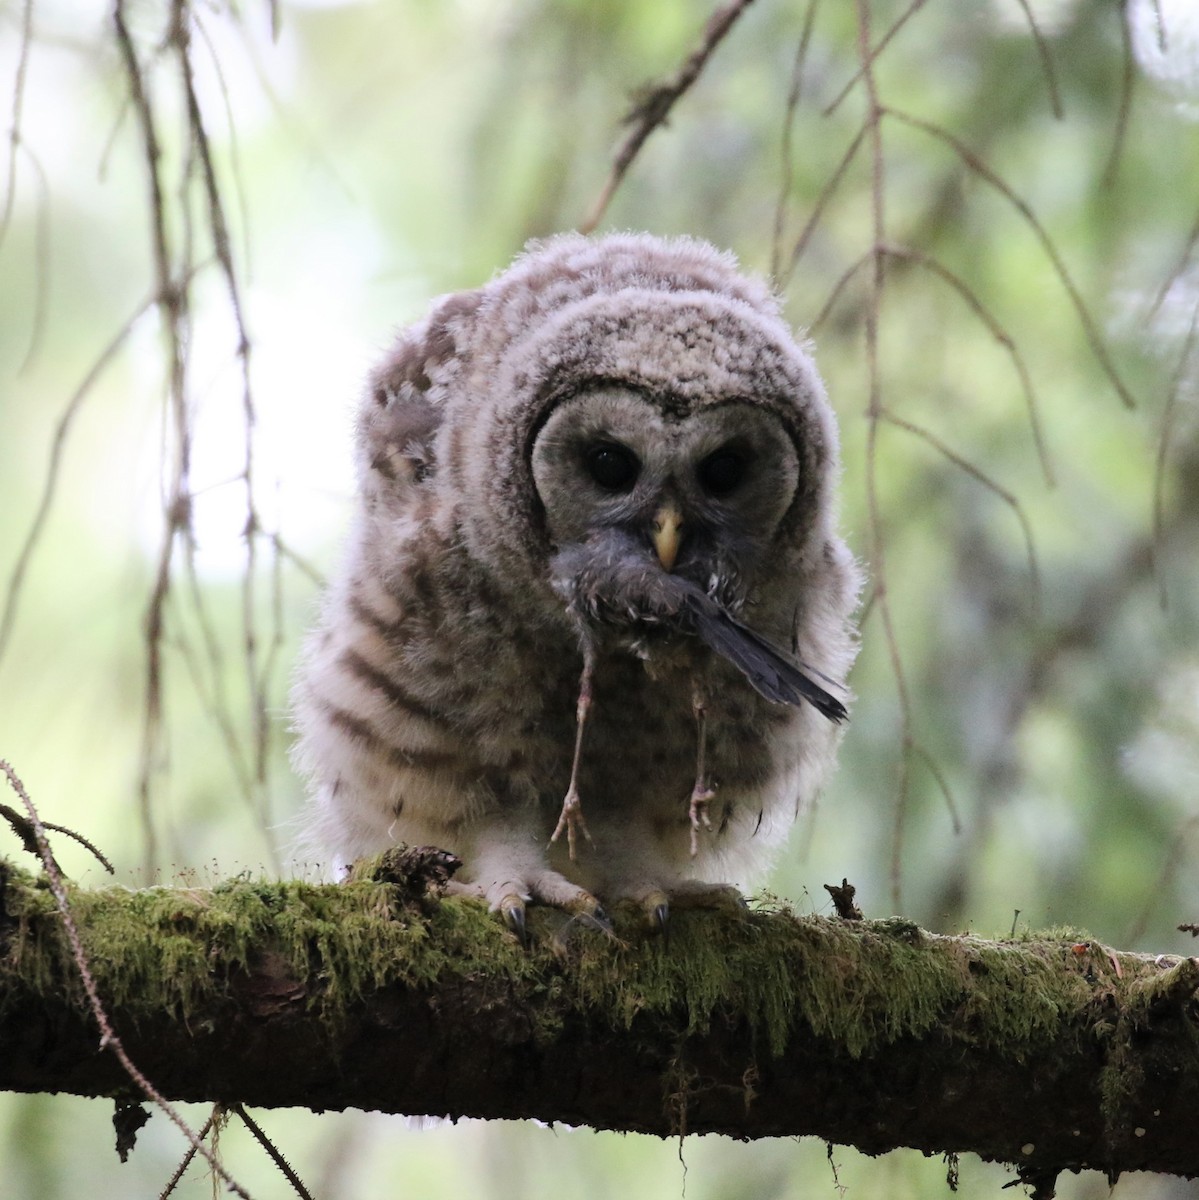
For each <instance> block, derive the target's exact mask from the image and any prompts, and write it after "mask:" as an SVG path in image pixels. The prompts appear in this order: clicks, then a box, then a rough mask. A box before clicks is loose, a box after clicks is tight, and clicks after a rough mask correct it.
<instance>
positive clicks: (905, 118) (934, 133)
mask: <svg viewBox="0 0 1199 1200" xmlns="http://www.w3.org/2000/svg"><path fill="white" fill-rule="evenodd" d="M881 111H882V112H883V114H885V115H886V116H888V117H894V118H895V119H896V120H897V121H901V122H903V123H904V124H905V125H910V126H911V127H912V128H913V129H920V130H922V131H923V132H925V133H927V134H928V135H929V136H930V137H934V138H936V139H937V140H938V141H941V142H944V143H945V145H947V146H949V147H950V148H951V149H952V150H953V151H954V153H955V154H957V155H958V157H959V158H960V159H961V160H962V162H964V163H965V164H966V166H967V167H969V168H970V170H971V171H973V172H974V173H975V174H976V175H978V176H979V177H980V178H981V179H984V180H986V182H987V183H989V184H990V185H991V186H992V187H993V188H994V189H995V190H996V191H997V192H999V193H1000V195H1002V196H1003V197H1004V198H1005V199H1006V200H1007V201H1008V202H1009V203H1010V204H1011V205H1012V206H1013V207H1014V208H1015V209H1016V211H1017V212H1019V213H1020V215H1021V216H1022V217H1023V218H1024V220H1025V222H1026V223H1027V225H1028V226H1029V228H1030V229H1031V230H1032V231H1033V233H1034V234H1035V236H1036V238H1037V241H1039V242H1040V243H1041V249H1042V250H1043V251H1044V252H1045V256H1046V257H1047V258H1048V259H1049V261H1050V263H1051V264H1052V266H1053V270H1054V273H1055V274H1056V275H1057V277H1058V279H1059V280H1060V282H1061V284H1062V287H1064V288H1065V290H1066V294H1067V295H1068V296H1069V297H1070V302H1071V304H1072V305H1073V306H1074V311H1075V314H1076V315H1077V317H1078V321H1079V324H1080V325H1081V326H1082V330H1083V333H1084V335H1085V336H1086V339H1087V344H1088V345H1089V346H1090V347H1091V352H1092V354H1094V356H1095V358H1096V360H1097V361H1098V363H1099V366H1100V368H1101V369H1102V370H1103V373H1104V374H1105V375H1106V376H1107V378H1108V381H1109V382H1110V383H1111V385H1112V387H1113V389H1114V390H1115V392H1116V394H1117V395H1118V396H1119V397H1120V400H1121V401H1122V402H1123V404H1124V406H1125V407H1126V408H1136V401H1135V400H1134V399H1133V397H1132V393H1131V392H1129V390H1128V388H1127V387H1126V386H1125V385H1124V381H1123V380H1122V379H1121V378H1120V376H1119V373H1118V372H1117V371H1116V368H1115V366H1114V365H1113V363H1112V360H1111V357H1110V356H1109V354H1108V352H1107V346H1106V345H1105V344H1104V340H1103V335H1102V334H1101V333H1100V332H1099V329H1098V327H1097V326H1096V324H1095V319H1094V318H1093V317H1092V316H1091V313H1090V310H1089V309H1088V308H1087V306H1086V302H1085V301H1084V300H1083V298H1082V293H1081V292H1080V291H1079V290H1078V286H1077V285H1076V284H1075V282H1074V279H1073V277H1072V276H1071V275H1070V272H1069V271H1068V270H1067V269H1066V264H1065V262H1063V261H1062V256H1061V253H1060V252H1059V251H1058V248H1057V246H1056V245H1055V244H1054V241H1053V239H1052V238H1051V237H1050V236H1049V234H1048V233H1047V232H1046V230H1045V226H1044V225H1042V224H1041V222H1040V220H1039V219H1038V218H1037V216H1036V214H1035V213H1034V212H1033V211H1032V209H1031V208H1030V207H1029V205H1028V202H1027V201H1026V200H1025V199H1024V198H1023V197H1022V196H1021V195H1019V193H1017V192H1016V191H1014V190H1013V189H1012V188H1011V187H1010V186H1009V185H1008V184H1007V183H1006V182H1005V181H1004V180H1003V179H1002V178H1001V177H1000V176H999V175H997V174H995V172H994V171H992V170H991V168H990V167H989V166H987V164H986V163H985V162H983V161H982V159H981V158H979V157H978V156H977V155H976V154H975V153H974V152H973V151H972V150H970V148H969V147H968V146H966V145H965V144H964V143H963V142H961V141H960V140H959V139H958V138H956V137H954V135H953V134H952V133H950V132H949V131H948V130H946V129H942V128H941V126H939V125H935V124H933V123H932V122H931V121H925V120H922V119H921V118H919V117H913V116H911V115H910V114H908V113H904V112H900V111H899V110H898V109H895V108H887V109H884V110H881Z"/></svg>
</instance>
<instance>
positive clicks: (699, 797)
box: [688, 779, 716, 858]
mask: <svg viewBox="0 0 1199 1200" xmlns="http://www.w3.org/2000/svg"><path fill="white" fill-rule="evenodd" d="M715 799H716V793H715V792H714V791H713V790H712V789H711V788H710V787H709V786H708V784H707V781H706V780H703V779H697V780H696V781H695V787H693V788H692V789H691V807H690V809H689V810H688V812H689V815H690V817H691V857H692V858H694V857H695V856H696V855H697V854H698V853H699V831H700V828H701V826H702V828H704V829H711V828H712V822H711V821H710V820H709V819H708V805H709V803H711V801H713V800H715Z"/></svg>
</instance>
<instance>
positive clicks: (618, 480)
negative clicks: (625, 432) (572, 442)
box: [583, 442, 641, 492]
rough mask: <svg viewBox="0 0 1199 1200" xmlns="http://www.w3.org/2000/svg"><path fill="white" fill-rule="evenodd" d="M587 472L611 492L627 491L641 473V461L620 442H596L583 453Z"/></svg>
mask: <svg viewBox="0 0 1199 1200" xmlns="http://www.w3.org/2000/svg"><path fill="white" fill-rule="evenodd" d="M583 461H584V463H585V464H586V466H587V473H588V474H589V475H590V476H591V478H592V479H594V480H595V482H596V483H598V484H599V485H600V487H602V488H604V489H605V490H606V491H609V492H627V491H629V489H630V488H632V486H633V484H635V483H636V482H637V476H638V475H640V474H641V462H640V460H639V459H638V458H637V455H635V454H634V453H633V452H632V450H630V449H629V448H628V446H622V445H620V443H619V442H596V443H595V445H593V446H589V447H588V448H587V451H586V452H585V453H584V455H583Z"/></svg>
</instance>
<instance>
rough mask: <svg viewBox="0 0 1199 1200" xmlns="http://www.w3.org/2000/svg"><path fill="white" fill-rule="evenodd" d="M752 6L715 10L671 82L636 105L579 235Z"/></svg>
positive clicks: (599, 215) (746, 0) (599, 216)
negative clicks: (701, 38)
mask: <svg viewBox="0 0 1199 1200" xmlns="http://www.w3.org/2000/svg"><path fill="white" fill-rule="evenodd" d="M752 2H753V0H732V2H731V3H729V4H726V5H724V6H723V7H721V8H718V9H717V10H716V11H715V12H714V13H713V14H712V15H711V17H709V18H708V24H707V26H706V28H705V29H704V36H703V40H702V41H701V42H700V44H699V45H698V46H697V47H696V48H695V49H694V50H693V51H692V52H691V53H690V54H689V55H688V56H687V58H686V60H685V61H684V63H683V65H682V66H681V67H680V68H679V69H678V70H677V71H676V72H675V73H674V75H673V76H672V77H671V78H670V79H668V80H667V81H666V82H665V83H660V84H658V85H657V86H656V87H653V88H650V89H649V91H648V92H647V94H646V95H645V96H644V97H643V98H642V99H641V100H639V101H638V103H637V104H636V106H635V107H634V109H633V111H632V112H631V113H630V114H629V115H628V117H627V118H626V123H627V124H629V125H631V126H632V128H631V129H630V130H629V132H628V134H627V136H626V137H625V139H624V141H623V142H621V144H620V147H619V149H618V150H617V151H616V156H615V158H614V159H613V162H612V169H611V171H610V172H609V173H608V179H607V182H606V183H605V184H604V186H603V189H602V190H601V192H600V194H599V197H598V199H597V200H596V202H595V204H594V205H593V206H592V208H591V212H590V213H588V215H587V217H586V219H585V220H584V221H583V222H582V224H581V225H580V226H579V232H580V233H591V232H592V231H594V229H595V227H596V226H597V225H598V224H599V223H600V221H601V220H603V216H604V213H605V212H606V211H607V208H608V205H609V203H611V200H612V197H613V195H615V193H616V189H617V188H618V187H620V184H621V181H622V180H623V179H624V177H625V175H626V174H627V173H628V169H629V167H630V166H632V164H633V160H634V159H635V158H636V157H637V155H638V154H639V153H640V152H641V147H642V146H644V145H645V143H646V140H647V139H648V138H649V135H650V134H651V133H653V131H654V130H655V129H657V128H658V126H660V125H663V124H665V122H666V118H667V117H668V116H669V115H670V110H671V109H672V108H673V107H674V106H675V102H676V101H677V100H678V99H679V97H680V96H682V95H683V93H684V92H686V91H687V90H688V89H689V88H690V87H691V85H692V84H693V83H695V81H696V80H697V79H698V78H699V76H700V72H701V71H703V69H704V66H705V64H706V63H707V61H708V59H709V58H711V57H712V52H713V51H714V50H715V49H716V47H717V46H719V45H720V43H721V42H722V41H723V40H724V38H725V35H726V34H727V33H728V31H729V30H730V29H731V28H732V27H733V24H734V22H735V21H736V20H737V18H738V17H739V16H740V15H741V14H742V13H743V12H744V11H745V9H747V8H748V7H749V6H750V4H751V3H752Z"/></svg>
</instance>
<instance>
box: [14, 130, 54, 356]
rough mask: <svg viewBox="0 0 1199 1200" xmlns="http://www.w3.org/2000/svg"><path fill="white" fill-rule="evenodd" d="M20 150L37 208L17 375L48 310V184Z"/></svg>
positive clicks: (37, 342) (32, 157)
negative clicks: (29, 300) (33, 182)
mask: <svg viewBox="0 0 1199 1200" xmlns="http://www.w3.org/2000/svg"><path fill="white" fill-rule="evenodd" d="M21 149H22V150H24V151H25V154H26V156H27V157H28V159H29V161H30V163H31V164H32V166H33V173H34V176H35V177H36V179H37V208H36V209H35V213H36V215H35V217H34V227H33V257H34V261H35V262H36V264H37V270H36V271H35V273H34V284H33V306H32V308H33V312H32V320H31V321H30V323H29V343H28V345H27V346H26V348H25V357H24V358H23V359H22V361H21V365H20V367H19V368H18V374H24V372H25V371H27V370H28V369H29V364H30V363H32V362H33V360H34V359H35V358H36V357H37V352H38V347H39V346H41V343H42V334H43V332H44V331H45V328H46V314H47V312H48V311H49V308H50V183H49V181H48V180H47V179H46V170H45V168H44V167H43V166H42V164H41V160H40V159H39V158H38V157H37V155H36V154H34V152H33V151H32V150H31V149H30V148H29V147H28V146H27V145H25V144H24V143H22V145H21Z"/></svg>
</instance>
